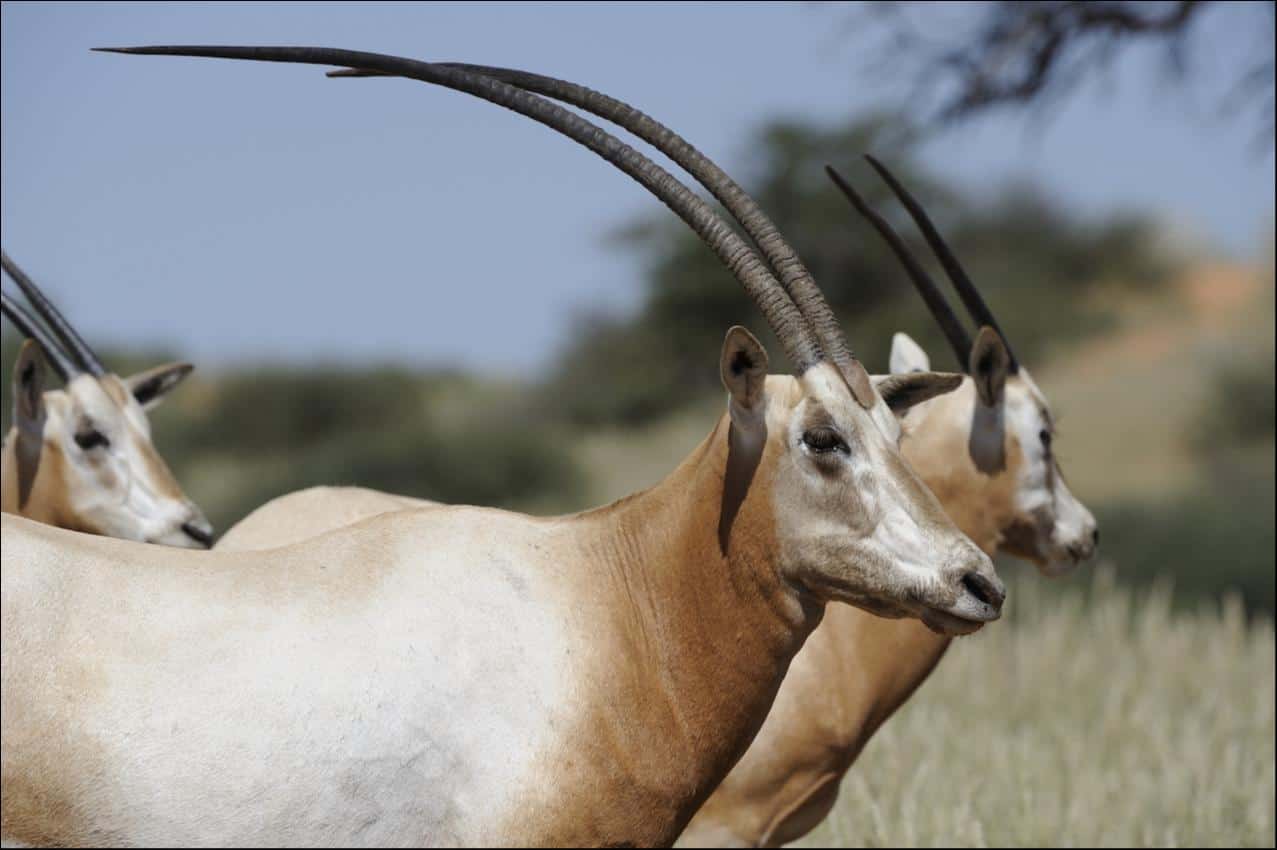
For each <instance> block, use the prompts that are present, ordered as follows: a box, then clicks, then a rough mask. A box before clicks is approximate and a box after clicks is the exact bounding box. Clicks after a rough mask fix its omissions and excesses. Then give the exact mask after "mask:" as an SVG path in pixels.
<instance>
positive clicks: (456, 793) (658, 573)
mask: <svg viewBox="0 0 1277 850" xmlns="http://www.w3.org/2000/svg"><path fill="white" fill-rule="evenodd" d="M137 52H167V53H174V54H177V53H189V52H198V53H201V54H202V55H209V56H213V55H223V56H228V57H239V58H258V59H273V60H280V61H303V62H311V63H319V64H326V65H338V66H349V67H356V68H367V69H369V70H375V71H385V72H389V73H394V74H400V75H404V76H410V77H414V78H416V79H421V80H424V81H426V82H433V83H438V84H442V85H445V86H447V87H450V88H454V89H457V90H460V91H464V92H467V93H470V94H473V95H477V96H479V97H481V98H483V99H486V100H489V101H492V102H495V103H498V104H500V105H502V106H506V107H508V108H510V109H512V110H514V111H516V112H520V113H521V114H524V115H526V116H529V117H532V118H534V119H535V120H537V121H539V122H541V123H543V124H546V125H547V126H549V127H551V128H553V129H555V130H557V131H559V132H562V133H563V134H565V135H567V136H569V137H570V138H573V139H574V140H576V141H578V142H580V143H582V144H583V145H585V146H586V147H589V148H590V149H591V150H593V151H595V152H596V153H598V154H600V155H601V156H603V157H604V158H605V159H607V160H608V161H609V162H612V163H613V164H615V165H617V166H618V167H620V168H621V169H622V170H623V171H625V172H626V173H627V174H630V175H631V176H632V177H634V178H635V179H637V180H638V181H639V182H640V183H641V184H642V185H643V186H645V187H646V188H648V189H649V190H650V191H651V192H652V193H653V194H655V195H656V196H657V197H658V198H660V199H661V200H662V201H663V202H665V203H666V204H667V205H668V206H669V207H670V208H671V209H673V210H674V211H675V212H677V213H678V214H679V215H680V216H681V217H682V218H683V219H684V220H685V221H687V222H688V223H689V224H690V225H692V226H693V228H694V229H695V230H696V231H697V233H698V234H699V235H700V236H701V237H702V238H703V239H704V240H705V241H706V242H707V243H708V244H709V245H710V247H711V248H712V249H714V250H715V251H716V253H717V254H718V255H719V256H720V257H721V258H722V259H723V260H724V262H725V263H726V264H727V265H728V266H729V268H731V270H732V271H733V273H734V274H735V276H736V277H737V279H738V280H739V281H740V282H741V283H742V284H743V285H744V286H745V288H746V290H747V292H748V293H749V294H750V296H751V298H752V299H753V300H754V302H755V303H756V304H757V305H758V307H759V308H760V310H761V312H762V313H763V315H764V317H765V318H766V319H767V321H768V323H769V325H770V326H771V328H772V329H773V331H774V332H775V333H776V336H777V338H778V339H779V340H780V342H781V344H782V346H783V347H784V348H785V350H786V353H787V354H788V356H789V358H790V360H791V361H792V363H794V364H795V370H796V373H797V374H796V375H794V376H781V375H770V376H769V375H767V371H766V369H767V355H766V353H765V352H764V350H763V348H762V346H761V345H760V344H759V343H758V342H757V340H755V339H754V338H753V336H751V335H750V334H749V333H748V332H747V331H745V330H743V329H741V328H733V329H732V330H730V331H729V332H728V334H727V338H726V341H725V343H724V346H723V351H722V356H721V358H720V363H719V368H720V373H721V375H722V378H723V381H724V384H725V385H726V387H727V389H728V393H729V403H728V410H727V412H726V413H725V414H724V416H723V417H722V418H721V419H720V420H719V422H718V424H717V425H716V427H715V428H714V430H713V431H712V432H711V433H710V435H709V436H708V437H707V438H706V439H705V440H704V442H703V443H702V444H701V445H700V446H699V447H698V448H697V449H695V450H694V451H693V452H692V454H691V455H690V456H689V457H688V458H687V459H686V460H685V461H684V462H683V463H682V464H681V465H680V466H679V467H678V468H677V469H676V470H675V471H674V472H672V473H671V474H670V475H669V476H668V477H667V478H666V479H665V480H664V481H663V482H661V483H659V484H657V485H656V486H655V487H653V488H651V489H650V490H647V491H645V492H642V493H638V494H635V495H633V496H630V497H628V498H625V499H622V500H620V501H618V502H615V503H613V504H611V505H608V506H606V507H602V508H598V509H596V510H592V511H587V512H584V513H581V514H576V515H572V516H566V517H558V518H549V519H541V518H533V517H528V516H523V515H520V514H515V513H510V512H506V511H499V510H491V509H484V508H475V507H446V508H438V509H430V510H421V511H401V512H396V513H392V514H384V515H381V516H378V517H373V518H371V519H368V520H365V521H363V522H360V523H356V524H354V525H352V526H347V527H345V528H342V529H338V530H336V531H333V532H330V533H328V534H324V535H321V536H319V537H318V538H314V539H313V540H311V541H307V542H304V543H300V544H297V545H294V546H289V547H283V548H279V549H272V550H269V551H264V552H227V553H219V552H211V553H187V552H181V551H177V550H169V549H160V548H155V547H145V546H138V545H136V544H131V543H127V542H124V541H119V540H110V539H105V538H98V537H89V536H84V535H77V534H75V533H73V532H68V531H65V530H62V529H56V528H52V527H49V526H43V525H38V524H36V523H32V522H29V521H26V520H23V519H21V518H18V517H11V516H4V517H3V518H0V522H3V529H4V541H5V542H4V547H3V555H2V559H0V564H2V568H0V580H2V581H3V593H2V594H0V596H2V598H3V620H2V623H3V640H2V641H0V652H2V653H3V664H2V665H0V667H2V669H3V677H4V682H3V701H4V705H3V713H2V714H0V717H2V721H0V722H2V723H3V735H2V736H0V767H2V769H3V783H4V795H3V798H2V813H3V818H2V822H3V829H2V832H3V837H4V838H5V839H6V840H9V841H26V842H31V843H77V844H78V843H97V844H112V843H126V842H135V843H159V842H165V843H181V844H197V843H198V844H239V845H245V844H254V845H276V844H350V843H360V844H377V845H384V844H409V843H412V844H423V843H424V844H515V843H517V844H549V843H557V844H575V845H586V844H590V845H596V844H598V845H602V844H659V843H667V842H670V841H672V840H673V839H674V837H675V836H676V835H677V834H678V833H679V831H680V830H681V829H682V827H683V826H684V825H685V824H686V822H687V820H688V819H689V818H690V817H691V815H692V813H693V812H694V811H695V809H696V808H697V806H698V805H699V804H700V803H701V802H702V801H703V800H704V799H705V797H706V796H707V795H708V794H709V792H710V791H711V790H712V789H713V788H714V786H715V785H716V784H717V783H718V782H719V781H720V780H721V778H722V777H723V776H724V775H725V774H726V772H727V770H728V769H729V768H730V766H731V765H732V764H733V763H734V762H735V760H736V759H737V758H738V757H739V756H740V754H741V753H742V752H743V751H744V749H745V747H746V745H747V744H748V742H749V740H750V738H751V737H752V736H753V734H754V733H755V732H756V731H757V729H758V727H759V726H760V725H761V723H762V721H763V718H764V716H765V715H766V712H767V709H768V707H769V706H770V704H771V701H772V699H773V697H774V696H775V692H776V688H777V687H778V685H779V683H780V680H781V677H782V676H783V674H784V672H785V669H786V667H787V666H788V663H789V660H790V659H791V658H792V657H793V655H794V653H795V652H796V651H797V650H798V648H799V646H800V645H801V644H802V641H803V639H804V638H805V637H806V635H807V634H808V633H809V632H810V631H811V629H812V628H814V626H815V625H816V623H817V622H818V621H819V619H820V616H821V613H822V612H823V610H824V607H825V602H827V601H830V600H836V601H844V602H851V603H853V604H857V605H860V606H863V607H866V608H868V609H872V610H874V611H876V612H879V613H881V614H884V615H894V616H913V617H920V618H923V619H924V620H925V621H926V622H928V623H929V624H931V625H932V626H933V627H934V628H937V629H941V630H943V631H947V632H954V633H957V632H967V631H971V630H973V629H975V628H978V627H979V625H980V624H982V623H983V622H987V621H989V620H992V619H994V618H996V617H997V616H998V613H999V610H1000V607H1001V603H1002V599H1003V589H1002V586H1001V583H1000V582H999V581H998V579H997V576H996V574H995V573H994V572H993V569H992V563H991V562H990V561H989V559H988V557H987V556H985V555H984V554H983V553H982V552H980V551H979V549H978V548H977V547H975V546H974V544H972V543H971V542H970V541H969V540H968V539H967V538H966V537H964V536H963V535H962V534H961V533H960V532H958V531H957V529H956V528H955V527H954V526H953V525H952V524H951V523H950V522H949V520H948V519H947V517H945V515H944V513H943V511H942V510H941V508H940V506H939V504H938V503H937V502H936V501H935V498H934V497H933V496H932V495H931V494H930V492H929V491H927V490H926V488H925V486H923V485H922V483H921V482H920V481H919V480H918V479H917V477H916V476H915V475H914V474H913V472H912V471H911V470H910V469H909V468H908V466H907V465H906V464H905V463H904V461H903V459H902V458H901V457H900V455H899V453H898V450H897V448H896V445H895V440H896V437H897V435H898V425H897V422H896V418H895V415H894V414H893V413H892V411H891V410H890V409H889V407H888V402H889V401H893V400H894V401H897V402H899V401H900V400H899V399H894V398H890V397H889V398H887V399H885V400H884V398H883V396H882V395H880V394H879V393H878V392H877V391H876V390H875V389H874V387H873V386H872V385H871V384H870V382H869V380H868V376H867V375H866V374H865V373H864V370H863V369H862V368H861V367H860V365H859V363H858V362H856V361H855V360H854V359H853V358H852V357H851V356H850V352H849V351H847V349H846V345H845V342H844V341H843V340H842V339H841V337H840V336H838V335H829V334H827V333H822V331H821V329H820V328H818V327H813V326H812V324H810V322H809V319H808V316H809V315H812V314H813V313H814V312H815V311H818V310H826V311H827V310H828V306H827V305H826V304H825V303H824V301H823V299H822V298H821V297H820V294H819V290H816V289H815V287H814V286H813V287H812V288H811V293H810V294H811V296H812V297H811V298H810V299H806V298H801V299H793V298H791V297H790V295H789V294H788V293H786V291H785V290H784V288H783V287H782V286H781V285H780V283H779V282H778V281H777V280H776V279H775V278H774V277H772V276H771V275H770V273H769V272H768V271H767V269H766V266H765V264H764V263H763V261H762V259H761V258H759V257H758V256H757V255H756V254H754V252H753V250H752V249H751V248H750V247H749V246H748V245H747V244H746V243H745V242H744V241H743V240H742V239H741V238H740V237H738V236H737V235H736V234H735V233H734V232H733V231H732V229H731V228H730V227H729V226H728V225H727V224H726V223H725V222H724V221H722V220H721V219H720V218H719V217H718V216H717V214H716V213H715V212H714V210H713V209H712V208H711V207H709V206H708V204H706V203H704V202H702V201H700V199H698V198H697V197H696V196H695V195H694V194H692V193H691V192H689V191H688V190H687V189H686V188H685V187H683V186H682V185H681V184H680V183H679V182H678V181H677V180H675V179H674V178H673V177H672V176H671V175H669V174H668V173H666V172H664V171H663V170H661V169H659V167H657V166H656V165H655V164H654V163H652V162H651V161H649V160H647V159H646V158H645V157H643V156H641V155H640V154H638V153H637V152H636V151H634V150H633V149H631V148H629V147H628V146H626V145H624V144H623V143H621V142H620V141H618V140H617V139H615V138H613V137H611V136H610V135H608V134H607V133H605V132H604V131H603V130H602V129H600V128H598V127H595V126H594V125H592V124H590V123H589V122H587V121H585V120H584V119H582V118H580V117H579V116H577V115H575V114H574V113H571V112H569V111H567V110H565V109H563V108H562V107H559V106H557V105H556V104H553V103H551V102H549V101H545V100H543V99H541V98H539V97H537V96H536V95H533V94H529V93H527V92H524V91H521V90H519V89H516V88H513V87H511V86H508V85H506V84H504V83H501V82H500V81H497V80H494V79H491V78H488V77H484V76H481V75H477V74H474V73H472V72H466V71H461V70H458V69H451V68H443V67H440V66H435V65H430V64H427V63H423V62H414V61H411V60H406V59H398V58H395V57H387V56H379V55H376V54H368V53H357V52H353V51H343V50H330V49H318V48H198V49H193V48H161V49H147V50H139V51H137ZM833 327H834V328H835V329H836V325H834V326H833ZM931 383H939V384H943V385H945V386H948V385H949V384H951V383H952V382H951V381H949V379H947V378H943V377H939V378H937V377H928V376H924V377H922V378H921V379H920V380H919V382H918V383H915V384H912V385H911V384H908V383H902V384H899V385H898V386H903V387H905V388H906V389H905V390H901V391H900V392H902V393H904V394H905V395H909V394H910V393H914V394H920V395H921V394H925V393H922V392H921V391H920V390H919V387H924V386H926V385H928V384H931ZM477 462H478V461H477ZM973 686H977V687H978V684H974V683H973Z"/></svg>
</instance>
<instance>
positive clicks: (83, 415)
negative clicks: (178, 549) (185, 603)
mask: <svg viewBox="0 0 1277 850" xmlns="http://www.w3.org/2000/svg"><path fill="white" fill-rule="evenodd" d="M34 356H35V351H34V346H33V345H32V344H30V343H29V344H28V346H27V347H26V348H25V349H24V352H23V356H22V357H20V358H19V362H18V368H17V369H16V370H15V376H14V397H15V401H16V404H15V408H16V409H15V417H14V421H15V433H14V436H13V438H12V439H14V440H15V442H16V443H17V446H16V447H15V449H16V451H15V454H16V458H15V463H16V464H17V466H18V470H17V478H18V482H17V487H16V489H18V490H19V491H20V492H19V493H18V499H17V501H18V505H17V506H16V509H14V512H15V513H20V514H23V515H24V516H28V517H30V518H32V519H37V520H41V521H44V522H49V523H51V524H54V525H60V526H62V527H65V528H71V529H75V530H77V531H85V532H89V533H92V534H102V535H105V536H108V537H118V538H122V539H125V540H140V541H144V542H148V543H160V544H164V545H168V546H183V547H188V548H204V547H207V546H208V545H209V543H210V542H211V540H212V526H210V525H209V523H208V520H207V519H205V518H204V515H203V513H201V512H200V510H199V508H197V507H196V506H195V505H194V504H193V503H192V502H191V500H190V499H188V498H187V497H186V495H185V494H184V493H183V492H182V489H181V487H179V486H178V484H177V481H176V480H175V479H174V478H173V474H172V473H171V472H170V471H169V468H168V465H167V464H166V463H165V462H164V459H163V458H162V457H160V454H159V452H158V451H157V450H156V448H155V445H154V444H153V443H152V442H151V425H150V422H149V421H148V419H147V415H146V411H145V408H146V407H150V406H152V405H154V404H157V403H158V402H159V400H160V399H161V398H162V396H163V394H164V393H167V392H168V391H169V390H170V389H172V388H173V387H174V386H176V385H177V383H178V382H179V381H180V380H181V379H182V378H183V377H185V375H186V374H187V373H188V372H190V368H191V367H190V366H189V365H187V364H183V363H177V364H170V365H167V366H161V367H158V368H157V369H152V370H149V371H147V372H144V373H141V374H140V375H136V376H133V377H131V378H127V379H122V378H119V377H117V376H116V375H113V374H109V373H108V374H106V375H102V376H100V377H97V376H93V375H89V374H87V373H81V374H79V375H77V376H74V377H73V378H72V379H71V380H70V381H69V382H68V383H67V385H66V387H65V388H64V389H61V390H49V391H43V392H42V391H41V389H42V388H41V387H40V386H39V380H40V379H39V378H38V377H37V375H39V369H38V367H33V366H32V360H31V358H32V357H34ZM33 439H38V444H37V445H35V446H34V447H32V446H31V445H30V442H31V441H32V440H33ZM9 495H10V494H8V493H6V499H8V497H9ZM24 496H25V498H23V497H24ZM6 507H7V508H8V507H10V506H9V505H6Z"/></svg>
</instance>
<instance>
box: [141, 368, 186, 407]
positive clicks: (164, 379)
mask: <svg viewBox="0 0 1277 850" xmlns="http://www.w3.org/2000/svg"><path fill="white" fill-rule="evenodd" d="M194 368H195V367H194V366H192V365H191V364H190V363H165V364H164V365H163V366H156V367H154V368H152V369H147V370H146V371H144V372H138V373H137V374H136V375H130V376H129V377H127V378H125V379H124V386H126V387H128V390H129V392H131V393H132V394H133V398H135V399H137V403H138V404H140V405H142V409H143V410H150V409H151V408H152V407H155V405H157V404H159V403H160V402H161V401H163V400H164V396H166V395H168V393H169V391H170V390H172V389H173V388H174V387H176V386H177V385H178V384H180V383H181V382H182V379H183V378H185V377H186V376H187V375H189V374H191V370H192V369H194Z"/></svg>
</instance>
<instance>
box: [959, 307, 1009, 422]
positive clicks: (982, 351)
mask: <svg viewBox="0 0 1277 850" xmlns="http://www.w3.org/2000/svg"><path fill="white" fill-rule="evenodd" d="M1010 369H1011V355H1010V354H1009V353H1008V352H1007V347H1006V344H1005V343H1004V342H1002V337H1001V336H999V335H998V332H997V331H995V330H994V329H993V328H991V327H989V326H988V325H985V326H984V327H982V328H980V333H979V334H977V335H976V338H975V343H974V344H973V345H972V346H971V357H970V359H969V360H968V365H967V371H968V372H969V373H970V374H971V377H972V378H974V379H975V387H976V392H977V393H979V395H980V401H981V402H982V403H983V404H984V406H985V407H997V406H998V405H1000V404H1001V403H1002V396H1003V391H1004V390H1005V389H1006V385H1007V373H1008V372H1009V371H1010Z"/></svg>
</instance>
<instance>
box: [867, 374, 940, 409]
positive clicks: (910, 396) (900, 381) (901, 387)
mask: <svg viewBox="0 0 1277 850" xmlns="http://www.w3.org/2000/svg"><path fill="white" fill-rule="evenodd" d="M961 385H962V375H959V374H956V373H953V372H905V373H904V374H902V375H879V376H875V377H874V386H875V387H877V389H878V394H879V395H881V396H882V400H883V401H885V402H886V403H887V407H889V408H891V411H892V412H893V413H895V414H896V415H897V416H901V415H903V414H904V413H905V412H906V411H908V410H909V408H911V407H913V406H914V405H916V404H921V403H922V402H924V401H927V400H928V399H932V398H935V397H936V396H938V395H944V394H945V393H949V392H953V391H954V390H956V389H957V388H958V387H959V386H961Z"/></svg>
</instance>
